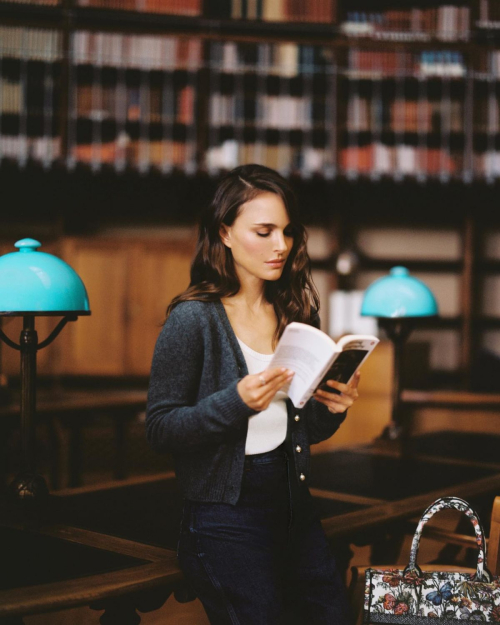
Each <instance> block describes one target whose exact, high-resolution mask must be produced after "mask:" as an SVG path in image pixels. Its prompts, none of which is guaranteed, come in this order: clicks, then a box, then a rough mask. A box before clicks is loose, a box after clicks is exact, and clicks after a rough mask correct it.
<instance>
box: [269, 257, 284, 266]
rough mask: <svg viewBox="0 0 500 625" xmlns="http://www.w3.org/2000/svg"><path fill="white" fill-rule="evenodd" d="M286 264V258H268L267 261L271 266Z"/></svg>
mask: <svg viewBox="0 0 500 625" xmlns="http://www.w3.org/2000/svg"><path fill="white" fill-rule="evenodd" d="M284 264H285V260H284V259H282V260H268V261H266V265H269V266H270V267H275V268H278V267H283V265H284Z"/></svg>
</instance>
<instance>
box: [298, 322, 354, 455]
mask: <svg viewBox="0 0 500 625" xmlns="http://www.w3.org/2000/svg"><path fill="white" fill-rule="evenodd" d="M311 325H312V326H314V327H315V328H319V326H320V319H319V315H318V313H317V312H316V311H314V313H313V315H312V318H311ZM302 410H303V413H304V415H305V417H306V419H305V421H306V424H307V429H308V433H309V442H310V443H311V445H313V444H315V443H320V442H321V441H324V440H326V439H327V438H330V436H332V434H334V433H335V432H336V431H337V430H338V429H339V427H340V425H341V423H342V422H343V421H344V419H345V418H346V416H347V410H346V411H345V412H342V413H339V414H333V413H331V412H330V411H329V410H328V408H327V407H326V406H325V405H324V404H322V403H321V402H319V401H316V400H315V399H314V397H311V399H310V400H309V401H308V402H307V404H306V405H305V406H304V408H303V409H302Z"/></svg>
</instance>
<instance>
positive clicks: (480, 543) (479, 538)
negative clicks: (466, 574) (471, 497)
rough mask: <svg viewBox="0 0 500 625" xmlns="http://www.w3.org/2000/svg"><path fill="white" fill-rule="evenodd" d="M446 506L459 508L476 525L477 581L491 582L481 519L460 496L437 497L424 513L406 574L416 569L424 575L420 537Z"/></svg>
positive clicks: (415, 535) (412, 547) (414, 537)
mask: <svg viewBox="0 0 500 625" xmlns="http://www.w3.org/2000/svg"><path fill="white" fill-rule="evenodd" d="M446 508H455V510H459V511H460V512H463V513H464V514H465V515H466V516H467V517H469V519H470V521H471V523H472V525H473V527H474V532H475V534H476V543H477V548H478V554H477V570H476V581H479V580H483V579H485V580H486V581H488V582H491V580H492V577H491V573H490V572H489V571H488V569H487V568H486V541H485V538H484V530H483V527H482V525H481V521H480V520H479V517H478V515H477V514H476V513H475V512H474V510H473V509H472V508H471V507H470V506H469V504H468V503H467V502H466V501H464V500H463V499H460V498H459V497H442V498H441V499H437V500H436V501H435V502H434V503H433V504H431V505H430V506H429V507H428V508H427V510H426V511H425V512H424V513H423V515H422V517H421V519H420V521H419V522H418V525H417V529H416V530H415V534H414V536H413V541H412V543H411V549H410V561H409V563H408V566H407V567H406V569H405V574H406V573H410V572H411V571H416V572H417V573H418V575H419V576H421V575H422V571H421V570H420V568H419V566H418V565H417V553H418V548H419V545H420V538H421V536H422V530H423V529H424V525H425V524H426V523H427V521H428V520H429V519H430V518H431V517H432V516H433V515H434V514H436V512H439V511H440V510H444V509H446Z"/></svg>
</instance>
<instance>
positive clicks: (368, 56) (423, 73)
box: [347, 48, 467, 79]
mask: <svg viewBox="0 0 500 625" xmlns="http://www.w3.org/2000/svg"><path fill="white" fill-rule="evenodd" d="M466 72H467V69H466V65H465V61H464V58H463V55H462V53H461V52H451V51H445V50H437V51H423V52H420V53H417V54H415V53H413V52H394V51H385V50H361V49H359V48H351V49H350V50H349V53H348V62H347V75H348V76H349V77H351V78H368V79H372V78H377V77H380V76H402V77H405V76H415V77H428V76H440V77H450V78H455V77H457V78H458V77H463V76H465V74H466Z"/></svg>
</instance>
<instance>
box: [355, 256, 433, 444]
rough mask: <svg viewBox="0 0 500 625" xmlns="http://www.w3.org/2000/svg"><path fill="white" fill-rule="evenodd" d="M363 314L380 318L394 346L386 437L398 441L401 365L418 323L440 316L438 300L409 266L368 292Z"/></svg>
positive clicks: (390, 274) (393, 269) (394, 269)
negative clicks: (410, 337)
mask: <svg viewBox="0 0 500 625" xmlns="http://www.w3.org/2000/svg"><path fill="white" fill-rule="evenodd" d="M361 314H362V315H365V316H370V317H377V319H378V321H379V325H380V326H381V327H382V328H383V329H384V330H385V332H386V334H387V336H388V337H389V339H390V340H391V341H392V342H393V344H394V382H393V388H392V418H391V423H390V424H389V425H388V426H387V428H386V429H385V430H384V433H383V435H382V436H383V437H384V438H390V439H397V438H399V437H400V436H401V434H402V433H403V422H402V421H403V419H402V414H401V363H402V352H403V345H404V342H405V341H406V340H407V338H408V337H409V335H410V333H411V332H412V330H413V328H414V327H415V325H416V323H417V321H418V320H419V319H422V318H424V317H433V316H436V315H437V314H438V307H437V303H436V299H435V298H434V295H433V294H432V291H431V290H430V289H429V287H428V286H427V285H426V284H425V283H424V282H422V281H421V280H419V279H418V278H415V277H414V276H411V275H410V272H409V271H408V269H406V267H393V268H392V269H391V270H390V272H389V275H388V276H384V277H383V278H379V279H378V280H375V282H373V283H372V284H371V285H370V286H369V287H368V288H367V289H366V292H365V295H364V298H363V303H362V306H361Z"/></svg>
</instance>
